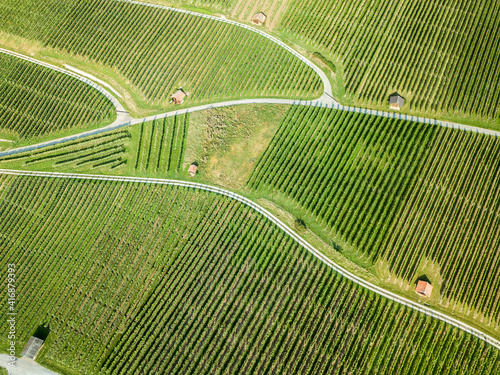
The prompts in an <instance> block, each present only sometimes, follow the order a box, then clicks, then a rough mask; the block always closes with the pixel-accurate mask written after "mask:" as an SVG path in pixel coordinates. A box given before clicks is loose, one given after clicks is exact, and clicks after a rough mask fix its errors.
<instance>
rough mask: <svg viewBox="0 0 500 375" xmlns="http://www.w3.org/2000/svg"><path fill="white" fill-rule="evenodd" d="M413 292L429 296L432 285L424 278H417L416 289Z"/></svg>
mask: <svg viewBox="0 0 500 375" xmlns="http://www.w3.org/2000/svg"><path fill="white" fill-rule="evenodd" d="M415 292H417V293H418V294H423V295H424V296H427V297H430V296H431V293H432V285H431V284H430V283H428V282H427V281H424V280H419V281H418V283H417V289H415Z"/></svg>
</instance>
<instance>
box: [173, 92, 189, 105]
mask: <svg viewBox="0 0 500 375" xmlns="http://www.w3.org/2000/svg"><path fill="white" fill-rule="evenodd" d="M185 97H186V93H185V92H184V90H182V89H179V90H177V91H176V92H174V93H173V95H172V96H171V97H170V98H171V99H172V101H173V102H174V104H182V103H183V102H184V98H185Z"/></svg>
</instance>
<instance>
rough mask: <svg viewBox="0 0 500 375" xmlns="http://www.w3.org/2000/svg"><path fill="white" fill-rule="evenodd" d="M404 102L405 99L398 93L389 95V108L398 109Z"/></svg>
mask: <svg viewBox="0 0 500 375" xmlns="http://www.w3.org/2000/svg"><path fill="white" fill-rule="evenodd" d="M404 104H405V100H404V99H403V97H402V96H401V95H399V94H392V95H391V96H389V108H391V109H397V110H400V109H401V108H402V107H403V106H404Z"/></svg>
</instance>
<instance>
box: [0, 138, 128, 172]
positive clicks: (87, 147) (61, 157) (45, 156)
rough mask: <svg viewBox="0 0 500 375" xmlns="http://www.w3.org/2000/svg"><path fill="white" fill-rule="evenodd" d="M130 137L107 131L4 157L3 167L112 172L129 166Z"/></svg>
mask: <svg viewBox="0 0 500 375" xmlns="http://www.w3.org/2000/svg"><path fill="white" fill-rule="evenodd" d="M130 138H131V134H130V132H129V131H128V130H118V131H113V132H106V133H102V134H98V135H95V136H91V137H86V138H82V139H77V140H75V141H71V142H66V143H61V144H58V145H55V146H49V147H44V148H41V149H39V150H34V151H29V152H24V153H21V154H14V155H11V156H4V157H2V158H0V164H1V165H2V166H3V167H5V168H10V169H31V170H49V171H50V170H53V171H57V172H62V171H73V172H96V171H110V170H114V169H115V168H118V167H121V166H123V165H125V164H126V163H127V160H128V159H127V155H126V151H127V150H128V149H129V147H128V145H129V143H130Z"/></svg>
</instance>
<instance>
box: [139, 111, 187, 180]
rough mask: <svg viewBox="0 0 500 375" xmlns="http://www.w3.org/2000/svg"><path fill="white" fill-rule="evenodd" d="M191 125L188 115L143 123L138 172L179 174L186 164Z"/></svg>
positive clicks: (141, 126) (141, 125)
mask: <svg viewBox="0 0 500 375" xmlns="http://www.w3.org/2000/svg"><path fill="white" fill-rule="evenodd" d="M188 126H189V115H187V114H186V115H184V116H174V117H167V118H164V119H161V120H155V121H151V122H145V123H141V124H140V136H139V142H138V149H137V152H136V160H135V167H134V169H135V172H136V173H143V174H162V175H166V174H167V173H179V172H180V170H181V169H182V164H183V161H184V150H185V143H186V137H187V131H188Z"/></svg>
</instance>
